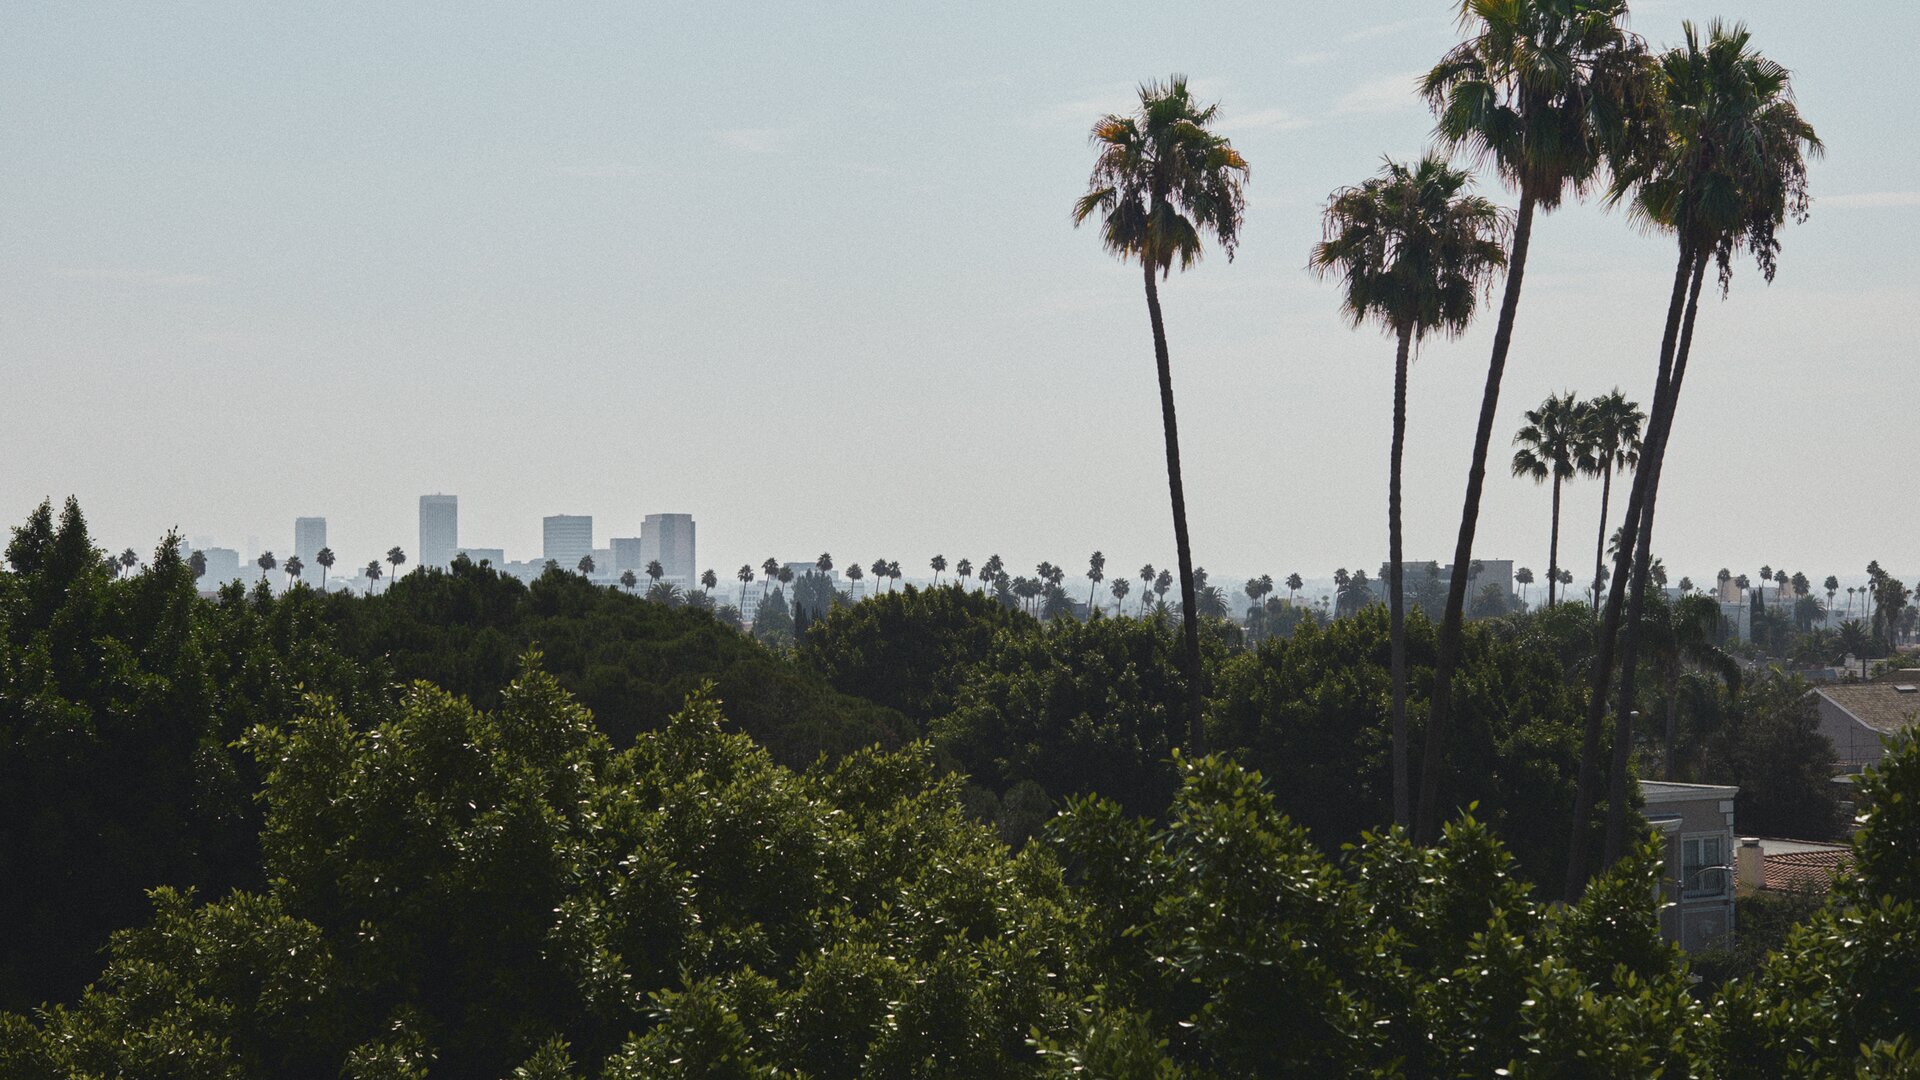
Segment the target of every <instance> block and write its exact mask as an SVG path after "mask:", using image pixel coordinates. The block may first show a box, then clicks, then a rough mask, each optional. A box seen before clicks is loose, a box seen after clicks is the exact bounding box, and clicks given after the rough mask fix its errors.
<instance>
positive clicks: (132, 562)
mask: <svg viewBox="0 0 1920 1080" xmlns="http://www.w3.org/2000/svg"><path fill="white" fill-rule="evenodd" d="M138 565H140V556H139V555H138V554H136V553H135V552H134V550H133V549H132V548H128V549H127V550H125V551H122V552H121V553H120V570H121V572H122V573H123V574H131V573H132V572H133V568H134V567H136V566H138Z"/></svg>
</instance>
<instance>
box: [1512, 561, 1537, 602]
mask: <svg viewBox="0 0 1920 1080" xmlns="http://www.w3.org/2000/svg"><path fill="white" fill-rule="evenodd" d="M1513 581H1514V584H1516V585H1518V586H1520V602H1521V603H1523V604H1524V603H1526V602H1527V586H1529V585H1531V584H1533V568H1532V567H1529V566H1523V567H1521V568H1520V569H1518V570H1515V571H1514V572H1513Z"/></svg>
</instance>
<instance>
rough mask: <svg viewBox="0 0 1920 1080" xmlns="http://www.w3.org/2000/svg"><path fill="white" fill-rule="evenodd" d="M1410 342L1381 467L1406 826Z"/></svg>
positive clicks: (1397, 773) (1400, 794) (1400, 816)
mask: <svg viewBox="0 0 1920 1080" xmlns="http://www.w3.org/2000/svg"><path fill="white" fill-rule="evenodd" d="M1412 345H1413V327H1412V326H1403V327H1401V328H1400V348H1399V351H1398V353H1397V355H1395V357H1394V362H1393V450H1392V461H1391V462H1390V463H1389V465H1388V466H1387V572H1388V573H1389V574H1390V575H1392V576H1391V577H1389V578H1388V579H1387V625H1388V632H1387V640H1388V655H1389V657H1390V659H1389V664H1388V667H1389V670H1390V672H1391V674H1392V678H1393V823H1394V824H1395V825H1398V826H1400V827H1401V828H1403V829H1405V828H1411V827H1412V825H1413V811H1412V808H1411V806H1410V798H1411V796H1410V793H1409V791H1408V782H1407V780H1408V777H1407V621H1406V620H1407V613H1406V605H1405V600H1404V598H1403V592H1402V578H1403V577H1404V574H1403V569H1402V563H1403V561H1404V559H1403V553H1402V551H1401V543H1400V539H1401V537H1400V460H1401V454H1402V452H1403V451H1404V450H1405V449H1406V443H1407V353H1408V352H1409V351H1410V350H1411V348H1412Z"/></svg>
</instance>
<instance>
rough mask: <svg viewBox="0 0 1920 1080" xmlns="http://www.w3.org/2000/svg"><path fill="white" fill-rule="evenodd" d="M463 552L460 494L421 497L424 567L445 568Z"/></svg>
mask: <svg viewBox="0 0 1920 1080" xmlns="http://www.w3.org/2000/svg"><path fill="white" fill-rule="evenodd" d="M458 550H460V497H459V496H457V495H422V496H420V549H419V551H418V552H417V554H418V555H419V557H420V565H421V566H438V567H440V568H442V569H445V568H446V566H447V565H448V564H449V563H451V562H453V553H454V552H456V551H458Z"/></svg>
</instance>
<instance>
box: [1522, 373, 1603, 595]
mask: <svg viewBox="0 0 1920 1080" xmlns="http://www.w3.org/2000/svg"><path fill="white" fill-rule="evenodd" d="M1526 417H1527V423H1526V425H1525V426H1524V427H1522V428H1521V429H1520V431H1519V433H1518V434H1516V435H1514V437H1513V441H1514V442H1515V443H1517V444H1518V445H1519V447H1520V449H1518V450H1516V451H1514V453H1513V475H1515V476H1523V477H1526V478H1528V479H1530V480H1532V481H1533V482H1534V483H1536V484H1541V483H1548V482H1551V483H1552V484H1553V530H1552V533H1551V534H1550V539H1549V540H1548V543H1547V606H1548V607H1552V606H1553V603H1554V587H1555V586H1556V585H1559V584H1562V582H1561V580H1560V574H1559V569H1560V485H1562V484H1564V483H1566V482H1567V481H1568V480H1571V479H1573V475H1574V472H1575V469H1576V466H1575V461H1576V459H1577V458H1578V457H1579V455H1580V450H1581V446H1582V445H1583V441H1584V439H1585V438H1586V430H1585V429H1586V406H1585V404H1584V403H1583V402H1581V401H1579V400H1577V399H1576V398H1575V397H1574V396H1573V395H1572V394H1571V393H1567V394H1557V395H1549V396H1548V398H1547V400H1545V401H1543V402H1541V403H1540V407H1539V408H1537V409H1529V410H1528V411H1527V414H1526ZM1569 580H1571V575H1569Z"/></svg>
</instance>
